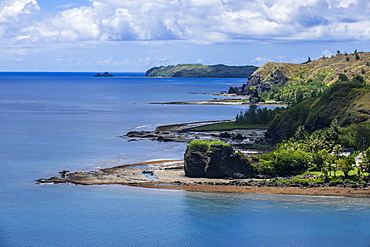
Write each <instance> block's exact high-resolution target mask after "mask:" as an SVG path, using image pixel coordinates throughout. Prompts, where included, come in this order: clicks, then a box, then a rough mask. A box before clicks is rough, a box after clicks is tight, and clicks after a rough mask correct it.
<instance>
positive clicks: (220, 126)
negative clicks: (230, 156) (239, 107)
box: [191, 121, 268, 131]
mask: <svg viewBox="0 0 370 247" xmlns="http://www.w3.org/2000/svg"><path fill="white" fill-rule="evenodd" d="M267 128H268V125H267V124H248V125H244V124H243V125H239V124H236V123H235V121H228V122H221V123H215V124H209V125H202V126H199V127H195V128H191V130H192V131H226V130H233V129H267Z"/></svg>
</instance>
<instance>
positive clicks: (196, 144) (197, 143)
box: [187, 140, 230, 152]
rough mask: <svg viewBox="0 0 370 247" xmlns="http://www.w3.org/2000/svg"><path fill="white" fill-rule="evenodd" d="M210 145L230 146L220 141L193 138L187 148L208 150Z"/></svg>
mask: <svg viewBox="0 0 370 247" xmlns="http://www.w3.org/2000/svg"><path fill="white" fill-rule="evenodd" d="M212 145H223V146H230V145H229V144H227V143H224V142H221V141H213V142H208V141H201V140H194V141H191V142H190V143H189V144H188V147H187V149H188V150H192V151H199V152H208V151H210V150H211V148H212Z"/></svg>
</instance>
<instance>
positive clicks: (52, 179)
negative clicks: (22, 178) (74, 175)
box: [36, 177, 68, 184]
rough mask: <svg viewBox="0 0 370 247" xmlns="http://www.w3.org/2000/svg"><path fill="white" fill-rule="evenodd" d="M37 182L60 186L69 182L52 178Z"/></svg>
mask: <svg viewBox="0 0 370 247" xmlns="http://www.w3.org/2000/svg"><path fill="white" fill-rule="evenodd" d="M36 182H39V183H54V184H60V183H67V182H68V181H67V180H66V179H64V178H58V177H51V178H41V179H38V180H36Z"/></svg>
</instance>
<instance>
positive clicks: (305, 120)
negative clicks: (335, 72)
mask: <svg viewBox="0 0 370 247" xmlns="http://www.w3.org/2000/svg"><path fill="white" fill-rule="evenodd" d="M334 119H336V120H338V124H339V125H340V126H342V127H349V134H350V135H358V137H359V139H361V138H362V139H364V140H365V141H366V142H367V143H366V145H368V144H369V143H370V86H369V85H364V84H363V83H359V82H357V81H340V80H337V81H336V82H334V83H332V84H331V85H330V86H329V87H328V88H327V89H325V90H324V92H323V93H322V94H321V95H320V96H319V97H313V98H311V99H308V100H305V101H303V102H301V103H298V104H295V105H292V106H289V107H288V108H287V109H286V110H285V111H284V112H283V113H282V114H279V115H277V116H276V117H275V119H274V120H273V121H272V122H271V123H270V126H269V129H268V131H267V133H266V138H267V139H269V140H270V141H272V142H279V141H281V140H284V139H288V138H290V137H292V136H293V135H294V133H295V131H296V130H297V128H298V127H299V126H304V127H305V129H306V130H308V131H309V132H314V131H316V130H319V129H324V128H328V127H329V126H330V123H331V122H332V121H333V120H334ZM357 132H358V133H357ZM358 142H360V143H355V144H354V145H356V146H357V145H360V144H361V143H362V142H363V141H358Z"/></svg>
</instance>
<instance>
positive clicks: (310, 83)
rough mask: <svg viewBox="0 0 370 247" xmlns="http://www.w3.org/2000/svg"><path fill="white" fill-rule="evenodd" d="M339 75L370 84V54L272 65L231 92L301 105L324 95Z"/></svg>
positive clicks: (355, 54) (359, 53)
mask: <svg viewBox="0 0 370 247" xmlns="http://www.w3.org/2000/svg"><path fill="white" fill-rule="evenodd" d="M339 75H341V76H345V77H347V78H348V79H349V80H352V79H356V80H359V81H361V82H365V83H369V82H370V53H369V52H357V51H355V53H353V54H341V53H338V54H336V55H334V56H332V57H330V58H326V57H322V58H320V59H317V60H313V61H310V59H309V61H307V62H306V63H303V64H292V63H273V62H269V63H266V64H265V65H263V66H262V67H260V68H259V69H258V70H256V71H255V72H254V73H253V74H252V75H251V76H250V77H249V80H248V84H244V85H243V86H242V87H239V88H235V87H231V88H230V90H229V92H230V93H237V94H242V95H250V94H251V93H252V92H253V91H255V90H257V91H258V93H259V95H260V97H262V98H263V99H264V100H277V101H284V102H285V103H299V102H301V101H303V100H305V99H309V98H311V97H315V96H317V95H318V94H320V93H321V92H322V91H323V90H324V89H325V88H326V87H327V86H328V85H331V84H332V83H334V82H335V81H336V80H338V78H339Z"/></svg>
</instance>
